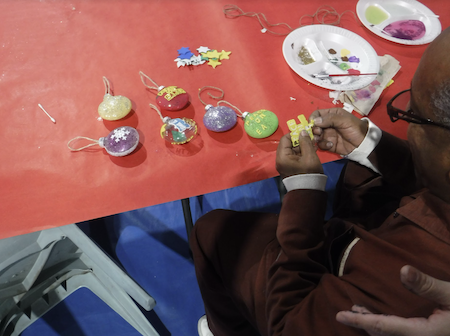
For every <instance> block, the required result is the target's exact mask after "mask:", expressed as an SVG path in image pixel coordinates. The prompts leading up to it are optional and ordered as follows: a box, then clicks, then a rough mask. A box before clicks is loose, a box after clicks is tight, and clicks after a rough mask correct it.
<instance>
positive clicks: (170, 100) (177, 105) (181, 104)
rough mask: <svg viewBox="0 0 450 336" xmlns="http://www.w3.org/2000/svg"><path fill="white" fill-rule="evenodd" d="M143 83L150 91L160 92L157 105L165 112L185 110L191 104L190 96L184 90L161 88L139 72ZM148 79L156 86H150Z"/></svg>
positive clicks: (169, 87) (170, 87)
mask: <svg viewBox="0 0 450 336" xmlns="http://www.w3.org/2000/svg"><path fill="white" fill-rule="evenodd" d="M139 74H140V76H141V81H142V83H143V84H144V85H145V86H146V87H147V88H149V89H152V90H156V91H158V92H157V94H156V104H157V105H158V106H159V107H160V108H161V109H164V110H168V111H178V110H181V109H183V108H185V107H186V106H187V105H188V103H189V95H188V94H187V93H186V91H184V90H183V89H182V88H180V87H177V86H167V87H165V86H159V85H158V84H156V82H155V81H154V80H153V79H151V78H150V77H148V76H147V75H146V74H144V73H143V72H142V71H139ZM146 79H148V80H149V81H150V82H152V83H153V84H154V85H155V86H149V85H148V84H147V83H146Z"/></svg>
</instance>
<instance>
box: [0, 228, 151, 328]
mask: <svg viewBox="0 0 450 336" xmlns="http://www.w3.org/2000/svg"><path fill="white" fill-rule="evenodd" d="M81 287H86V288H88V289H89V290H91V291H92V292H93V293H94V294H96V295H97V296H98V297H99V298H101V299H102V300H103V301H104V302H105V303H106V304H108V305H109V306H110V307H111V308H112V309H113V310H115V311H116V312H117V313H118V314H119V315H120V316H122V317H123V318H124V319H125V320H126V321H127V322H128V323H130V324H131V325H132V326H133V327H134V328H135V329H136V330H137V331H138V332H139V333H141V334H142V335H144V336H157V335H159V334H158V333H157V332H156V330H155V329H154V328H153V326H152V325H151V324H150V323H149V321H148V320H147V318H146V317H145V316H144V315H143V314H142V312H141V310H140V309H139V308H138V307H137V306H136V304H135V303H134V302H133V300H132V299H131V298H133V299H134V300H135V301H136V302H137V303H139V304H140V305H141V306H142V307H143V308H144V309H145V310H147V311H149V310H151V309H153V307H154V306H155V304H156V302H155V300H154V299H153V298H152V297H151V296H150V295H148V294H147V293H146V292H145V291H144V290H143V289H142V288H141V287H140V286H139V285H138V284H137V283H136V282H135V281H133V280H132V279H131V278H130V277H129V276H128V275H127V274H126V273H125V272H124V271H123V270H122V269H121V268H119V267H118V266H117V265H116V264H115V263H114V262H113V261H112V260H111V259H110V258H109V257H108V256H107V255H106V254H105V253H104V252H103V251H102V250H101V249H100V248H99V247H98V246H97V245H96V244H95V243H94V242H92V240H91V239H90V238H89V237H87V236H86V235H85V234H84V232H83V231H81V230H80V229H79V228H78V227H77V226H76V225H75V224H72V225H67V226H62V227H59V228H53V229H48V230H43V231H39V232H34V233H30V234H26V235H21V236H16V237H11V238H6V239H2V240H0V336H16V335H20V333H21V332H22V331H23V330H24V329H26V328H27V327H28V326H29V325H30V324H32V323H33V322H34V321H36V320H37V319H38V318H39V317H41V316H42V315H44V314H45V313H46V312H47V311H49V310H50V309H52V308H53V307H54V306H55V305H57V304H58V303H59V302H61V301H62V300H64V299H65V298H66V297H67V296H69V295H70V294H72V293H73V292H74V291H76V290H77V289H79V288H81ZM130 297H131V298H130Z"/></svg>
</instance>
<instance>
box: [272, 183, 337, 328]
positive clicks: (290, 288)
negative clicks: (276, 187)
mask: <svg viewBox="0 0 450 336" xmlns="http://www.w3.org/2000/svg"><path fill="white" fill-rule="evenodd" d="M326 197H327V196H326V193H325V192H323V191H319V190H302V189H300V190H293V191H290V192H288V193H287V194H286V196H285V198H284V200H283V205H282V209H281V212H280V216H279V219H278V228H277V239H278V242H279V244H280V246H281V251H280V254H279V256H278V258H277V260H276V261H275V262H274V263H273V265H272V266H271V267H270V269H269V272H268V283H267V291H266V293H267V316H268V320H269V335H282V330H283V327H284V323H285V321H286V319H289V316H290V314H289V312H290V311H291V310H292V309H293V308H294V307H295V306H297V305H298V304H299V303H300V302H301V300H302V299H303V298H304V297H305V296H306V295H308V293H309V292H310V291H311V290H312V289H314V288H315V287H316V286H317V284H318V283H319V281H320V279H321V277H322V276H323V274H324V273H326V272H328V270H327V269H326V267H325V266H323V265H326V261H325V258H326V255H325V253H324V251H323V249H324V248H323V240H324V229H323V223H324V216H325V210H326Z"/></svg>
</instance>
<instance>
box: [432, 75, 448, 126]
mask: <svg viewBox="0 0 450 336" xmlns="http://www.w3.org/2000/svg"><path fill="white" fill-rule="evenodd" d="M431 106H432V107H433V111H434V114H435V115H436V117H437V118H438V120H436V122H440V123H443V124H444V125H450V79H447V80H445V81H443V82H442V83H441V84H440V85H439V86H438V87H437V89H436V91H435V92H434V93H433V94H432V95H431Z"/></svg>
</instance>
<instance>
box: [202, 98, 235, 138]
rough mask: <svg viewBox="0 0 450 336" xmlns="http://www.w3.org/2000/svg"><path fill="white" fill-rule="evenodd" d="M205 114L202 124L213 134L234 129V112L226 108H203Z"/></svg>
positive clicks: (209, 106)
mask: <svg viewBox="0 0 450 336" xmlns="http://www.w3.org/2000/svg"><path fill="white" fill-rule="evenodd" d="M205 110H206V113H205V115H204V116H203V123H204V124H205V126H206V128H207V129H209V130H210V131H213V132H225V131H228V130H230V129H232V128H233V127H234V125H236V122H237V116H236V112H234V111H233V110H232V109H231V108H229V107H227V106H213V105H211V104H208V105H206V106H205Z"/></svg>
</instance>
